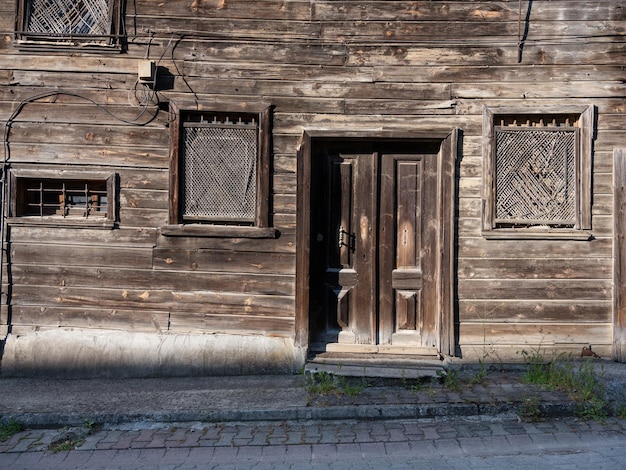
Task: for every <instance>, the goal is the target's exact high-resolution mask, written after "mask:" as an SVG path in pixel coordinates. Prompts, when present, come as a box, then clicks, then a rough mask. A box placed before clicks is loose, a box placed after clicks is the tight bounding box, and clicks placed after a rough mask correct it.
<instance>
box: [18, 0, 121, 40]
mask: <svg viewBox="0 0 626 470" xmlns="http://www.w3.org/2000/svg"><path fill="white" fill-rule="evenodd" d="M110 1H111V0H78V1H75V0H31V2H30V9H29V13H28V25H27V28H26V29H27V31H28V32H29V33H41V34H46V35H51V36H55V35H58V36H72V35H85V36H106V35H109V34H110V32H111V18H110V15H109V8H110Z"/></svg>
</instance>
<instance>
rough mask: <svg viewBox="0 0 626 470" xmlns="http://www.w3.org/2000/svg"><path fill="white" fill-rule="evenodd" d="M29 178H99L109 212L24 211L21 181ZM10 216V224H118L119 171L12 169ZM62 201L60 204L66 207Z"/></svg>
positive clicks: (106, 226) (88, 179)
mask: <svg viewBox="0 0 626 470" xmlns="http://www.w3.org/2000/svg"><path fill="white" fill-rule="evenodd" d="M25 180H33V181H42V182H43V181H54V182H57V183H61V184H62V183H63V182H64V181H84V182H89V181H97V182H99V183H104V185H105V188H106V197H107V206H106V212H104V213H103V214H102V215H97V216H89V215H87V216H85V215H75V214H72V213H71V212H70V213H68V214H61V213H57V214H50V215H32V214H24V213H22V212H21V209H20V207H19V206H20V205H19V203H18V200H20V199H21V198H22V197H23V195H20V191H21V189H20V188H21V182H22V181H25ZM9 194H10V196H9V217H8V223H9V224H10V225H46V226H58V227H78V228H104V229H111V228H114V227H115V225H116V213H117V210H116V207H117V174H116V173H112V172H95V171H89V172H83V171H72V170H69V171H67V170H47V169H40V170H34V169H32V170H31V169H10V170H9ZM62 204H63V203H62V202H60V203H59V206H60V207H62Z"/></svg>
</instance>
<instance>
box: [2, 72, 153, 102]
mask: <svg viewBox="0 0 626 470" xmlns="http://www.w3.org/2000/svg"><path fill="white" fill-rule="evenodd" d="M136 82H137V74H136V73H124V74H122V73H98V72H92V73H88V74H81V73H76V72H66V71H59V70H46V69H32V70H23V69H16V68H12V69H11V71H10V73H9V74H7V75H6V76H1V78H0V83H1V84H2V85H9V86H12V87H13V88H19V89H20V91H19V92H18V93H19V94H18V95H17V96H16V98H17V97H18V96H20V95H22V99H29V98H31V97H33V96H38V95H41V94H42V93H46V92H53V91H55V89H56V91H60V90H59V88H60V87H62V86H64V85H67V83H72V85H73V86H74V87H76V88H80V93H76V94H75V95H69V94H67V95H63V94H58V95H56V96H57V97H58V99H59V100H63V101H64V102H66V103H77V102H80V101H84V98H89V99H92V100H95V101H99V98H101V97H102V95H104V96H106V99H107V103H109V104H122V105H123V104H128V98H129V93H128V90H133V89H136V90H137V97H138V99H139V97H141V96H142V94H143V92H144V91H145V87H144V86H143V85H138V84H137V83H136ZM22 87H24V89H23V90H22ZM29 88H32V90H29ZM7 91H8V90H7ZM98 93H100V96H98V95H97V94H98ZM6 95H7V92H4V93H0V100H4V99H7V100H8V99H9V97H8V96H6ZM80 97H83V98H82V99H81V98H80ZM141 99H143V98H141Z"/></svg>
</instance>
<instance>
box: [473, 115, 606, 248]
mask: <svg viewBox="0 0 626 470" xmlns="http://www.w3.org/2000/svg"><path fill="white" fill-rule="evenodd" d="M595 109H596V108H595V106H593V105H590V106H586V107H559V108H546V109H540V110H532V111H528V110H527V109H523V108H489V107H485V108H484V110H483V205H482V206H483V207H482V209H483V210H482V235H483V237H485V238H487V239H570V240H589V239H590V238H591V228H592V226H591V201H592V170H593V169H592V164H593V139H594V129H595V115H596V111H595ZM517 115H519V116H533V118H534V119H540V118H541V117H542V116H566V115H576V116H577V118H578V119H577V122H576V123H575V127H577V128H578V129H579V135H578V140H577V149H576V151H577V155H576V222H575V223H574V226H573V227H550V226H542V225H539V224H536V225H533V224H532V223H529V224H528V225H527V226H523V227H522V226H521V227H513V228H509V227H499V226H498V225H497V224H496V218H495V197H496V193H495V172H496V166H495V165H496V148H495V131H494V128H495V127H496V126H495V123H496V122H497V121H498V119H499V118H501V117H504V116H507V117H508V116H517ZM528 129H529V130H536V128H533V127H529V128H528ZM521 132H523V130H521Z"/></svg>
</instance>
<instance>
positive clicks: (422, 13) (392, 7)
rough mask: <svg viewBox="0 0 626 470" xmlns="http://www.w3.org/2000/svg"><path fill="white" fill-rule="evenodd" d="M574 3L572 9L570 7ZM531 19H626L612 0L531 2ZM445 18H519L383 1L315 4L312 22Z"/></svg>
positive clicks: (496, 7) (507, 6) (498, 5)
mask: <svg viewBox="0 0 626 470" xmlns="http://www.w3.org/2000/svg"><path fill="white" fill-rule="evenodd" d="M573 4H575V7H574V6H573ZM531 12H532V17H531V19H532V20H533V21H534V20H538V21H547V20H552V21H558V22H566V21H589V20H596V21H602V20H604V19H612V20H625V19H626V18H625V13H624V11H623V9H622V8H618V6H617V5H616V4H615V2H612V1H608V0H605V1H600V2H591V1H577V0H574V1H573V2H572V1H565V0H560V1H550V2H533V5H532V10H531ZM442 18H443V19H445V20H447V21H450V22H454V21H468V20H474V21H476V22H484V21H499V22H502V21H512V22H517V21H518V19H519V6H518V4H517V3H516V2H508V1H500V2H468V1H461V2H446V3H445V8H442V4H441V2H414V1H409V0H405V1H399V2H387V1H383V0H378V1H368V2H367V3H359V2H349V1H335V0H332V1H329V0H325V1H315V3H314V10H313V17H312V19H313V20H314V21H332V20H363V21H365V20H368V19H377V20H388V21H404V20H408V21H411V20H415V19H420V20H421V21H436V20H441V19H442Z"/></svg>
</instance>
